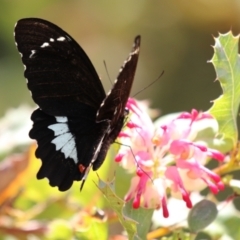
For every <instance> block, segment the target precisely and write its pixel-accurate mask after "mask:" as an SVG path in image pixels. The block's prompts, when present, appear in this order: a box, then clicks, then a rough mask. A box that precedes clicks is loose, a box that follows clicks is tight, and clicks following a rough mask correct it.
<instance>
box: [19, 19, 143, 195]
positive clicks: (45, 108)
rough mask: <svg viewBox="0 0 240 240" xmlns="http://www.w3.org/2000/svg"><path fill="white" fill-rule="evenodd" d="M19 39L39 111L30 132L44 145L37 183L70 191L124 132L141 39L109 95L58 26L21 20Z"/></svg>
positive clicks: (40, 148) (83, 55)
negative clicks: (45, 183)
mask: <svg viewBox="0 0 240 240" xmlns="http://www.w3.org/2000/svg"><path fill="white" fill-rule="evenodd" d="M15 40H16V45H17V48H18V51H19V53H20V55H21V58H22V62H23V64H24V66H25V71H24V75H25V77H26V79H27V85H28V88H29V90H30V91H31V93H32V98H33V100H34V101H35V102H36V103H37V105H38V106H39V108H38V109H37V110H35V111H34V112H33V114H32V116H31V119H32V121H33V126H32V129H31V130H30V132H29V136H30V137H31V138H32V139H35V140H36V141H37V143H38V147H37V150H36V153H35V154H36V157H37V158H40V159H41V160H42V166H41V168H40V170H39V172H38V173H37V178H38V179H42V178H45V177H47V178H48V179H49V183H50V185H51V186H58V188H59V190H60V191H65V190H67V189H69V188H70V187H71V186H72V184H73V182H74V181H79V180H83V183H84V181H85V179H86V177H87V174H88V172H89V170H90V168H91V167H92V168H93V170H97V169H98V168H99V167H100V166H101V165H102V163H103V161H104V159H105V157H106V154H107V151H108V149H109V147H110V145H111V144H112V143H113V142H114V141H115V139H116V138H117V136H118V134H119V132H120V131H121V129H122V127H123V124H124V119H125V116H126V110H125V106H126V103H127V99H128V97H129V94H130V90H131V86H132V82H133V78H134V74H135V70H136V66H137V61H138V55H139V47H140V37H139V36H138V37H136V38H135V42H134V46H133V49H132V51H131V53H130V55H129V57H128V58H127V60H126V61H125V62H124V65H123V67H122V68H121V69H120V73H119V75H118V77H117V79H116V80H115V83H114V86H113V88H112V90H111V91H110V92H109V93H108V94H107V96H106V94H105V92H104V89H103V86H102V83H101V81H100V79H99V77H98V75H97V73H96V71H95V69H94V67H93V65H92V63H91V61H90V60H89V58H88V56H87V55H86V53H85V52H84V50H83V49H82V48H81V47H80V46H79V45H78V44H77V42H76V41H75V40H74V39H73V38H72V37H71V36H70V35H68V34H67V33H66V32H65V31H63V30H62V29H61V28H59V27H58V26H56V25H54V24H53V23H50V22H48V21H46V20H42V19H37V18H27V19H21V20H19V21H18V22H17V24H16V26H15ZM82 186H83V184H82ZM82 186H81V188H82Z"/></svg>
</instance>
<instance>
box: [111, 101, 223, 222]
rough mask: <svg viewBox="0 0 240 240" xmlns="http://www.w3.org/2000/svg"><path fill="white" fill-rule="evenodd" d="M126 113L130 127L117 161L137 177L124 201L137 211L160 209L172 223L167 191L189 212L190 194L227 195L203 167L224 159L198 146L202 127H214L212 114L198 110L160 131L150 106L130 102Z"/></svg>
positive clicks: (205, 146)
mask: <svg viewBox="0 0 240 240" xmlns="http://www.w3.org/2000/svg"><path fill="white" fill-rule="evenodd" d="M127 108H128V109H129V110H130V117H129V121H128V123H127V124H126V127H125V128H124V129H123V131H122V132H121V133H120V135H119V138H120V139H121V142H122V143H123V144H124V145H122V146H121V147H120V149H119V152H118V154H117V156H116V158H115V160H116V162H119V163H120V164H121V166H122V167H123V168H125V169H127V170H128V171H129V172H131V173H134V172H135V176H134V177H133V178H132V181H131V184H130V188H129V190H128V193H127V194H126V196H125V200H126V201H129V200H131V199H133V207H134V208H139V207H140V206H142V207H145V208H155V209H159V208H162V211H163V216H164V217H168V215H169V213H168V208H167V196H166V189H170V190H171V195H172V196H173V197H177V198H180V199H182V200H183V201H184V202H185V203H186V206H187V207H188V208H191V207H192V202H191V197H190V193H191V192H192V191H199V190H202V189H203V188H205V187H206V186H208V187H209V188H210V190H211V191H212V192H213V193H217V192H218V191H220V190H222V189H223V187H224V186H223V183H222V182H221V178H220V177H219V176H218V175H217V174H215V173H214V172H213V171H211V170H210V169H208V168H207V167H205V166H204V165H205V164H206V163H207V162H208V160H209V159H210V158H214V159H216V160H218V161H223V159H224V157H225V156H224V155H223V154H222V153H220V152H219V151H217V150H215V149H211V148H208V144H207V143H206V141H204V139H198V141H196V137H197V134H198V132H199V129H198V124H199V123H200V122H202V121H207V122H209V121H215V120H214V119H213V118H212V116H211V115H210V114H208V113H202V112H198V111H197V110H195V109H194V110H192V112H191V113H181V114H179V115H178V116H176V117H175V118H173V119H171V120H169V121H167V122H165V123H164V124H161V126H158V127H157V128H156V127H155V126H154V124H153V122H152V120H151V118H150V117H149V115H148V114H147V106H146V104H145V105H144V104H143V103H141V102H137V101H136V100H134V99H131V98H130V99H129V100H128V103H127ZM207 122H206V123H207ZM196 182H197V183H198V184H192V183H196Z"/></svg>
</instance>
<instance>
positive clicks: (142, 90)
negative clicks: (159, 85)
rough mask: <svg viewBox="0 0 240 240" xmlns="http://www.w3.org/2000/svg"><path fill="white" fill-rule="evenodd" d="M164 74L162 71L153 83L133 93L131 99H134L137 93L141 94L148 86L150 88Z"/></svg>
mask: <svg viewBox="0 0 240 240" xmlns="http://www.w3.org/2000/svg"><path fill="white" fill-rule="evenodd" d="M163 74H164V71H162V73H161V74H160V75H159V77H157V79H155V80H154V81H153V82H151V83H150V84H149V85H147V86H146V87H144V88H142V89H141V90H140V91H138V92H137V93H135V94H134V95H133V97H136V96H137V95H138V94H139V93H141V92H143V91H144V90H145V89H147V88H149V87H150V86H152V85H153V84H154V83H155V82H157V81H158V80H159V79H160V78H161V77H162V75H163Z"/></svg>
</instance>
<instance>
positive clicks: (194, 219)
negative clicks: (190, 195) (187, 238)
mask: <svg viewBox="0 0 240 240" xmlns="http://www.w3.org/2000/svg"><path fill="white" fill-rule="evenodd" d="M217 213H218V211H217V207H216V205H215V204H214V203H213V202H211V201H209V200H205V199H204V200H202V201H200V202H198V203H197V204H196V205H195V206H194V207H193V208H192V209H191V211H190V212H189V215H188V225H189V228H190V230H191V232H194V233H196V232H198V231H200V230H202V229H204V228H205V227H207V226H208V225H209V224H211V223H212V222H213V220H214V219H215V218H216V216H217Z"/></svg>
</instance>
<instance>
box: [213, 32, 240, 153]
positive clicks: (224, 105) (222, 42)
mask: <svg viewBox="0 0 240 240" xmlns="http://www.w3.org/2000/svg"><path fill="white" fill-rule="evenodd" d="M238 39H239V36H236V37H235V36H233V35H232V33H231V32H228V33H226V34H220V35H219V37H218V38H215V45H214V55H213V58H212V60H211V61H210V62H212V63H213V65H214V67H215V70H216V73H217V79H218V80H219V81H220V84H221V87H222V90H223V94H222V95H221V96H220V97H219V98H217V99H216V100H215V101H214V103H213V106H212V108H211V109H210V110H209V111H210V113H211V114H212V115H213V116H214V117H215V118H216V119H217V121H218V124H219V133H220V134H221V135H222V136H223V139H224V140H225V142H228V143H229V142H230V145H231V146H230V147H229V149H230V148H232V147H233V146H236V143H237V139H238V129H237V122H236V119H237V116H238V108H239V103H240V60H239V55H238Z"/></svg>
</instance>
